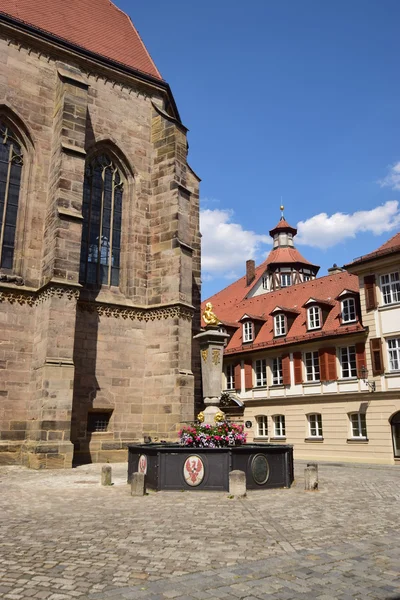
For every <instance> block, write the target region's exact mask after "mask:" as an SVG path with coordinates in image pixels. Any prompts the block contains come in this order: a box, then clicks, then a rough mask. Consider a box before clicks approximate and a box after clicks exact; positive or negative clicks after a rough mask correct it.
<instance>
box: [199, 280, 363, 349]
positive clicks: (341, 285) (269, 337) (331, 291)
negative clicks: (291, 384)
mask: <svg viewBox="0 0 400 600" xmlns="http://www.w3.org/2000/svg"><path fill="white" fill-rule="evenodd" d="M344 289H347V290H352V291H354V292H355V293H358V289H359V287H358V277H357V276H356V275H351V274H350V273H347V272H346V271H343V272H341V273H334V274H332V275H326V276H325V277H320V278H318V279H313V280H311V281H307V282H304V283H301V284H298V285H294V286H290V287H286V288H283V289H280V290H277V291H275V292H267V293H265V294H260V295H258V296H254V297H253V298H246V297H245V296H246V280H245V277H243V278H241V279H239V280H238V281H236V282H235V283H233V284H232V285H230V286H228V287H227V288H225V289H224V290H222V291H221V292H219V293H218V294H215V295H214V296H212V297H211V298H208V299H207V300H206V301H205V302H211V303H212V305H213V311H214V312H215V314H216V315H217V316H218V318H219V319H221V321H224V322H225V321H229V322H231V323H232V322H237V321H238V320H239V319H240V318H241V317H242V316H243V314H244V313H247V314H249V313H251V314H258V315H260V314H264V315H269V314H270V313H271V311H272V310H273V309H274V308H276V306H285V307H290V308H293V309H295V310H297V311H299V314H298V316H296V318H295V319H294V321H293V323H292V325H291V327H290V330H289V332H288V334H287V335H286V336H284V337H279V338H274V327H273V318H272V317H268V318H267V321H266V322H265V323H264V324H263V325H262V326H261V328H260V330H259V332H258V334H257V337H256V339H255V340H254V342H253V343H251V344H247V343H246V344H244V345H242V328H241V327H240V328H239V329H237V330H236V331H235V333H234V334H233V335H232V337H231V338H230V340H229V342H228V345H227V347H226V352H227V353H228V354H229V353H231V352H232V353H233V352H243V351H245V350H246V349H247V350H255V349H257V348H262V347H266V346H273V345H276V346H278V345H283V344H286V343H296V342H298V341H303V340H307V339H310V340H312V339H315V337H328V336H335V335H342V334H345V333H350V332H357V331H363V327H362V325H361V324H360V323H356V324H349V325H341V321H340V313H341V306H340V301H339V300H337V299H336V298H337V296H338V295H339V294H340V292H342V291H343V290H344ZM310 297H316V298H321V299H323V300H325V301H329V302H332V303H333V306H332V308H331V310H329V311H328V313H327V316H326V319H325V322H324V324H323V326H322V328H321V329H320V330H318V331H317V332H314V331H310V332H309V331H307V308H306V307H304V304H305V302H307V300H309V298H310ZM205 302H203V308H204V305H205Z"/></svg>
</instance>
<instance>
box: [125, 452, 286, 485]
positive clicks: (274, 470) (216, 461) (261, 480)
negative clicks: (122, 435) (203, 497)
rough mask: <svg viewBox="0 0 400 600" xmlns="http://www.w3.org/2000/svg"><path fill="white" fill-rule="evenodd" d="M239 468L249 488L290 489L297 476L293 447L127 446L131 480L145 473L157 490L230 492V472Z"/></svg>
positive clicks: (150, 483) (148, 482) (148, 483)
mask: <svg viewBox="0 0 400 600" xmlns="http://www.w3.org/2000/svg"><path fill="white" fill-rule="evenodd" d="M236 469H238V470H240V471H244V472H245V474H246V485H247V489H266V488H282V487H286V488H289V487H290V486H291V484H292V483H293V478H294V475H293V446H291V445H287V444H285V445H283V444H282V445H281V444H276V445H275V444H244V445H243V446H230V447H227V448H189V447H188V446H181V445H180V444H129V445H128V483H130V481H131V478H132V474H133V473H135V472H139V473H145V475H146V486H147V487H148V488H149V489H152V490H155V491H161V490H171V491H172V490H188V491H205V490H209V491H228V490H229V473H230V471H233V470H236Z"/></svg>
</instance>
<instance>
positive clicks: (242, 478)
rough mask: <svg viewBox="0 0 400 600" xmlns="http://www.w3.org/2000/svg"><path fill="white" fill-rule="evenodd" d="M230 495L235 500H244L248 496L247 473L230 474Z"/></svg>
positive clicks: (233, 472) (232, 472)
mask: <svg viewBox="0 0 400 600" xmlns="http://www.w3.org/2000/svg"><path fill="white" fill-rule="evenodd" d="M229 494H230V495H231V496H235V498H243V497H244V496H245V495H246V473H245V472H244V471H231V472H230V473H229Z"/></svg>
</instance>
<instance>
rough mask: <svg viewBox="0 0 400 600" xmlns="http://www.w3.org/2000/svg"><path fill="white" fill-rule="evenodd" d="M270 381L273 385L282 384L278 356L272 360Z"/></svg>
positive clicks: (280, 365) (280, 363)
mask: <svg viewBox="0 0 400 600" xmlns="http://www.w3.org/2000/svg"><path fill="white" fill-rule="evenodd" d="M272 383H273V385H282V383H283V372H282V359H281V357H280V356H277V357H276V358H274V359H273V361H272Z"/></svg>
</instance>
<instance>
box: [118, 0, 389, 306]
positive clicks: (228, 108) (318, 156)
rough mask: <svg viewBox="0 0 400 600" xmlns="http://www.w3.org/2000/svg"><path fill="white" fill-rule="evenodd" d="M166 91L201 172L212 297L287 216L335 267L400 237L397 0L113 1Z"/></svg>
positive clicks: (318, 257) (305, 250)
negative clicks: (129, 23)
mask: <svg viewBox="0 0 400 600" xmlns="http://www.w3.org/2000/svg"><path fill="white" fill-rule="evenodd" d="M116 4H117V5H118V6H119V7H120V8H122V9H123V10H125V11H126V12H127V13H128V14H129V15H130V16H131V18H132V20H133V22H134V24H135V26H136V27H137V29H138V30H139V32H140V34H141V36H142V38H143V40H144V42H145V44H146V46H147V48H148V50H149V52H150V54H151V55H152V57H153V59H154V61H155V63H156V64H157V67H158V68H159V70H160V71H161V73H162V75H163V77H164V78H165V79H166V80H167V81H168V82H169V84H170V85H171V88H172V91H173V93H174V96H175V100H176V102H177V104H178V107H179V111H180V114H181V117H182V120H183V122H184V124H185V125H186V126H187V127H189V145H190V152H189V162H190V164H191V166H192V167H193V169H194V170H195V171H196V172H197V173H198V174H199V176H200V177H201V178H202V184H201V207H202V211H203V213H202V234H203V259H204V260H203V275H202V277H203V298H207V297H208V296H210V295H211V294H213V293H215V292H216V291H218V290H219V289H221V288H223V287H225V286H226V285H228V284H229V283H230V282H231V281H234V280H235V279H236V278H238V277H240V276H241V275H243V274H244V268H245V261H246V259H248V258H254V259H255V260H256V262H257V263H259V262H261V261H262V260H263V259H264V258H265V256H266V254H267V253H268V252H269V250H270V247H271V246H270V243H269V239H270V238H269V236H268V231H269V230H270V229H271V228H272V227H274V226H275V225H276V223H277V221H278V220H279V218H280V211H279V205H280V203H281V197H282V198H283V204H284V206H285V217H286V219H287V220H288V221H289V223H290V224H291V225H293V226H297V227H298V229H299V234H298V236H297V238H296V240H297V247H298V249H299V250H300V252H301V253H302V254H303V255H304V256H305V257H306V258H308V259H309V260H310V261H311V262H313V263H316V264H319V265H321V270H320V274H321V275H323V274H325V273H326V270H327V268H329V267H330V266H332V264H333V263H337V264H339V265H343V264H344V263H346V262H349V261H350V260H352V259H353V258H355V257H357V256H359V255H361V254H365V253H367V252H369V251H372V250H374V249H376V248H377V247H378V246H379V245H381V244H382V243H383V242H385V241H386V240H387V239H389V238H390V237H391V236H392V235H393V234H394V233H396V232H397V231H399V230H400V203H399V200H400V78H399V77H398V74H397V71H398V57H399V55H400V36H399V22H400V2H398V0H384V1H382V0H351V2H349V1H348V0H335V2H321V1H320V0H302V1H301V2H300V1H299V0H274V1H272V0H248V1H247V2H238V1H236V2H232V0H231V1H230V2H228V1H227V0H217V1H214V2H211V1H210V0H202V2H201V3H192V2H188V1H187V0H186V1H183V0H171V1H170V2H168V3H166V2H161V0H153V2H152V3H147V2H141V3H139V2H132V1H130V0H116Z"/></svg>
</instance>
